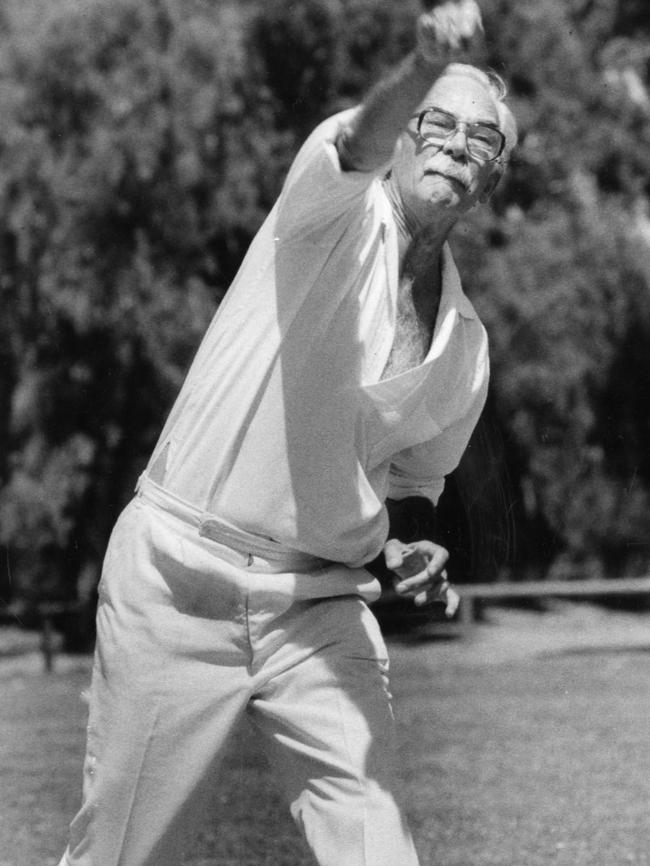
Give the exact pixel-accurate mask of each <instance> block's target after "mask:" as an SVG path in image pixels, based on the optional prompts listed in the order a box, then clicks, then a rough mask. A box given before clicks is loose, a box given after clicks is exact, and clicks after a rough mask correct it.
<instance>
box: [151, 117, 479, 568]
mask: <svg viewBox="0 0 650 866" xmlns="http://www.w3.org/2000/svg"><path fill="white" fill-rule="evenodd" d="M349 117H350V114H349V113H348V112H343V113H341V114H339V115H336V116H335V117H332V118H330V119H329V120H327V121H325V122H324V123H323V124H321V125H320V126H319V127H318V128H317V129H316V130H315V131H314V132H313V133H312V135H311V136H310V137H309V139H308V140H307V141H306V143H305V144H304V146H303V147H302V149H301V150H300V152H299V154H298V156H297V157H296V159H295V162H294V164H293V166H292V167H291V170H290V172H289V175H288V177H287V180H286V182H285V185H284V188H283V190H282V193H281V195H280V198H279V199H278V201H277V202H276V204H275V206H274V208H273V210H272V211H271V213H270V214H269V216H268V218H267V219H266V221H265V222H264V224H263V225H262V227H261V228H260V230H259V232H258V234H257V235H256V237H255V238H254V240H253V242H252V244H251V246H250V249H249V251H248V253H247V255H246V257H245V259H244V261H243V263H242V265H241V268H240V270H239V272H238V274H237V276H236V278H235V280H234V282H233V284H232V286H231V287H230V289H229V291H228V293H227V294H226V297H225V298H224V300H223V302H222V303H221V305H220V307H219V309H218V311H217V313H216V315H215V317H214V319H213V321H212V324H211V325H210V327H209V329H208V331H207V333H206V335H205V337H204V339H203V342H202V344H201V346H200V348H199V350H198V353H197V355H196V358H195V360H194V362H193V364H192V367H191V369H190V371H189V374H188V376H187V379H186V381H185V384H184V385H183V388H182V390H181V392H180V394H179V396H178V399H177V400H176V403H175V405H174V407H173V408H172V411H171V414H170V416H169V418H168V420H167V423H166V425H165V427H164V429H163V432H162V434H161V437H160V440H159V442H158V445H157V446H156V449H155V451H154V453H153V455H152V458H151V461H150V463H149V469H151V468H152V467H154V465H155V466H156V474H157V480H159V481H160V482H161V483H162V484H163V485H164V487H165V488H167V489H168V490H169V491H171V492H172V493H174V494H175V495H177V496H179V497H181V498H182V499H184V500H186V501H187V502H189V503H191V504H192V505H194V506H196V507H198V508H200V509H203V510H204V511H205V512H208V513H211V514H214V515H216V516H217V517H219V518H220V519H222V520H224V521H226V522H228V523H230V524H233V525H235V526H237V527H239V528H240V529H243V530H245V531H247V532H250V533H253V534H255V535H260V536H263V537H264V538H272V539H275V540H276V541H277V542H279V544H280V545H282V546H283V547H286V548H288V549H291V550H299V551H303V552H305V553H309V554H312V555H313V556H318V557H322V558H324V559H328V560H332V561H335V562H343V563H346V564H348V565H355V566H356V565H361V564H363V563H365V562H368V561H370V560H371V559H373V558H374V557H375V556H376V555H377V554H378V553H379V552H380V551H381V548H382V545H383V544H384V542H385V540H386V535H387V532H388V517H387V513H386V509H385V505H384V503H385V499H386V497H392V498H396V499H401V498H404V497H406V496H410V495H421V496H427V497H429V498H430V499H431V500H432V501H433V502H434V504H435V503H436V502H437V499H438V497H439V495H440V492H441V491H442V489H443V485H444V476H445V475H446V474H448V473H449V472H451V471H452V470H453V469H454V468H455V467H456V465H457V464H458V462H459V460H460V457H461V455H462V453H463V451H464V449H465V446H466V445H467V442H468V440H469V437H470V434H471V432H472V430H473V428H474V425H475V424H476V421H477V419H478V417H479V415H480V412H481V409H482V407H483V404H484V401H485V396H486V390H487V383H488V351H487V335H486V333H485V329H484V328H483V326H482V324H481V322H480V321H479V319H478V317H477V315H476V313H475V311H474V309H473V307H472V305H471V304H470V302H469V301H468V300H467V298H466V297H465V295H464V294H463V292H462V289H461V285H460V280H459V278H458V273H457V271H456V268H455V265H454V263H453V260H452V256H451V252H450V250H449V248H448V247H445V250H444V255H443V269H442V276H443V285H442V294H441V299H440V308H439V311H438V317H437V321H436V326H435V331H434V335H433V340H432V344H431V347H430V350H429V353H428V355H427V357H426V359H425V361H424V362H423V363H422V364H421V365H419V366H418V367H415V368H414V369H412V370H409V371H407V372H405V373H402V374H399V375H397V376H394V377H392V378H389V379H385V380H381V374H382V371H383V370H384V367H385V365H386V362H387V359H388V355H389V352H390V349H391V346H392V343H393V337H394V333H395V314H396V298H397V289H398V276H399V275H398V247H397V228H396V225H395V222H394V219H393V214H392V210H391V206H390V204H389V201H388V199H387V197H386V195H385V192H384V189H383V186H382V183H381V179H380V178H379V177H378V176H376V175H373V174H369V173H363V172H344V171H342V170H341V168H340V165H339V161H338V155H337V151H336V147H335V144H334V142H335V140H336V137H337V134H338V130H339V129H340V127H341V126H342V125H343V124H344V123H345V122H346V120H347V119H349ZM161 455H163V458H162V459H164V462H165V469H164V475H161V470H160V463H161V460H158V458H159V457H160V456H161Z"/></svg>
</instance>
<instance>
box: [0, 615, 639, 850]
mask: <svg viewBox="0 0 650 866" xmlns="http://www.w3.org/2000/svg"><path fill="white" fill-rule="evenodd" d="M490 619H491V620H492V621H491V623H489V624H484V625H479V626H476V627H475V628H474V629H473V630H472V631H471V632H469V633H468V634H464V635H463V636H462V637H460V638H458V637H453V638H452V636H451V635H445V634H444V633H441V632H440V631H434V632H431V633H428V634H422V635H420V636H419V637H420V639H418V636H417V635H416V636H415V638H413V639H411V640H410V641H409V642H408V643H407V642H403V641H402V642H399V641H397V640H392V641H391V650H392V657H393V691H394V693H395V698H396V708H397V715H398V720H399V731H400V739H401V744H402V759H403V760H402V767H403V784H404V790H405V794H406V797H407V803H408V810H409V815H410V820H411V823H412V826H413V830H414V833H415V837H416V842H417V846H418V849H419V851H420V855H421V861H422V864H423V866H425V864H426V866H429V864H431V866H433V864H436V866H541V864H544V866H546V864H554V866H626V864H637V866H648V864H650V854H649V852H650V845H649V840H650V817H649V814H648V805H649V803H650V738H649V737H648V733H649V727H650V653H649V652H648V651H649V650H650V620H649V619H648V618H647V616H646V617H645V618H643V617H641V616H634V615H632V614H605V613H603V612H601V611H598V610H597V609H595V608H590V607H588V606H587V607H584V606H583V607H570V606H561V607H559V608H558V609H557V611H556V613H554V614H544V615H540V614H532V613H522V612H514V611H495V612H494V613H491V614H490ZM37 661H38V660H37V659H32V660H31V661H30V663H29V664H27V666H25V665H22V666H21V665H20V664H18V663H17V662H16V660H9V661H5V662H2V663H0V690H1V694H2V699H1V704H0V752H1V763H0V815H1V816H2V823H1V825H0V866H54V864H56V863H57V862H58V857H59V856H60V854H61V851H62V849H63V847H64V844H65V836H66V826H67V823H68V821H69V819H70V818H71V816H72V815H73V813H74V811H75V810H76V807H77V804H78V798H79V783H80V779H79V775H80V764H81V757H82V751H83V738H84V730H85V710H84V706H83V703H82V702H81V701H80V699H79V696H80V693H81V691H82V690H83V688H84V687H85V686H86V684H87V678H88V669H89V665H88V661H87V660H76V661H75V660H73V659H61V660H60V662H59V664H58V668H57V672H56V673H55V674H53V675H50V676H47V675H45V674H42V673H41V672H40V671H39V669H38V667H36V666H35V665H36V664H37ZM10 662H11V663H10ZM224 779H225V784H224V787H223V789H222V790H221V791H220V793H219V796H218V798H217V799H216V800H215V803H214V804H213V814H214V821H213V822H212V825H211V826H206V828H205V830H204V832H203V833H202V834H201V835H200V837H199V838H198V839H197V847H196V851H195V853H194V855H193V857H192V858H191V859H189V860H188V861H187V864H188V866H190V864H191V866H307V864H310V863H311V861H310V859H309V857H308V855H307V853H306V851H305V849H304V847H303V844H302V841H301V840H300V838H299V837H298V835H297V833H296V831H295V830H294V828H293V826H292V824H291V822H290V820H289V819H288V818H287V816H286V814H285V809H284V805H283V804H282V803H281V802H280V800H279V798H278V797H277V795H276V794H275V791H274V789H273V786H272V780H271V779H270V778H269V775H268V773H267V771H266V767H265V763H264V760H263V757H262V756H261V755H260V754H259V753H258V752H257V750H256V747H255V744H254V741H253V739H252V738H251V737H250V736H249V735H247V734H244V735H242V736H241V737H240V739H239V741H238V742H237V743H236V744H235V748H234V750H233V753H232V758H231V760H230V762H229V764H228V766H227V768H226V772H225V774H224ZM216 827H218V830H215V829H214V828H216ZM341 866H345V864H341ZM396 866H399V864H396Z"/></svg>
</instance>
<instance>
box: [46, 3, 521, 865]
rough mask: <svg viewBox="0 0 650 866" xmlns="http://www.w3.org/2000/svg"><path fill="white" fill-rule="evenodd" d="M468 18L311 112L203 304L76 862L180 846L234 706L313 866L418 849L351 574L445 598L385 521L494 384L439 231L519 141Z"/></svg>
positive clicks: (112, 594)
mask: <svg viewBox="0 0 650 866" xmlns="http://www.w3.org/2000/svg"><path fill="white" fill-rule="evenodd" d="M479 31H480V16H479V13H478V9H477V7H476V5H475V4H474V2H472V0H464V2H461V3H456V2H449V3H446V4H444V5H443V6H441V7H438V8H437V9H436V10H435V11H434V12H432V13H429V14H428V15H425V16H423V17H422V18H421V19H420V21H419V23H418V49H417V50H416V52H414V54H413V55H411V56H410V57H408V58H407V59H406V60H405V61H404V63H403V64H402V65H401V66H400V67H399V68H398V69H397V70H395V71H394V72H393V73H392V74H391V75H389V76H388V77H387V78H386V79H385V80H383V81H382V82H380V84H379V85H378V86H377V87H376V88H375V89H374V90H373V91H372V92H371V93H370V94H369V96H368V97H367V99H366V100H365V102H364V103H363V105H362V106H361V107H360V108H358V109H353V110H350V111H347V112H344V113H342V114H340V115H337V116H335V117H333V118H331V119H329V120H327V121H325V122H324V123H323V124H322V125H321V126H319V127H318V128H317V129H316V131H315V132H314V133H313V134H312V135H311V136H310V138H309V139H308V140H307V142H306V143H305V145H304V146H303V148H302V149H301V151H300V153H299V154H298V156H297V158H296V160H295V162H294V164H293V166H292V168H291V170H290V172H289V175H288V178H287V180H286V183H285V185H284V188H283V190H282V193H281V195H280V198H279V200H278V202H277V203H276V205H275V207H274V209H273V211H272V212H271V214H270V215H269V217H268V219H267V220H266V222H265V223H264V225H263V226H262V228H261V229H260V231H259V233H258V235H257V236H256V238H255V239H254V241H253V243H252V245H251V247H250V250H249V252H248V254H247V256H246V258H245V260H244V262H243V264H242V266H241V269H240V272H239V274H238V275H237V278H236V279H235V282H234V284H233V285H232V287H231V289H230V291H229V293H228V295H227V296H226V298H225V300H224V301H223V303H222V305H221V307H220V309H219V311H218V313H217V315H216V316H215V319H214V321H213V323H212V325H211V327H210V329H209V331H208V333H207V335H206V337H205V339H204V341H203V343H202V345H201V347H200V349H199V351H198V354H197V357H196V359H195V361H194V364H193V366H192V368H191V370H190V372H189V374H188V377H187V381H186V383H185V385H184V387H183V389H182V391H181V393H180V395H179V397H178V399H177V401H176V404H175V406H174V408H173V409H172V412H171V415H170V417H169V419H168V422H167V424H166V426H165V428H164V430H163V432H162V435H161V437H160V440H159V444H158V446H157V448H156V449H155V451H154V454H153V455H152V458H151V461H150V463H149V466H148V467H147V470H146V472H145V473H144V475H143V476H142V478H141V479H140V482H139V485H138V490H137V495H136V497H135V499H134V500H133V501H132V503H131V504H130V505H129V506H128V507H127V508H126V510H125V511H124V512H123V514H122V515H121V517H120V519H119V521H118V524H117V526H116V528H115V530H114V533H113V536H112V538H111V542H110V545H109V548H108V551H107V555H106V561H105V567H104V571H103V575H102V580H101V584H100V587H99V608H98V620H97V624H98V643H97V651H96V661H95V669H94V674H93V682H92V687H91V694H90V718H89V726H88V748H87V755H86V762H85V777H84V792H83V794H84V802H83V806H82V809H81V811H80V812H79V814H78V815H77V817H76V818H75V820H74V821H73V823H72V825H71V839H70V845H69V848H68V850H67V852H66V854H65V855H64V858H63V860H62V863H63V864H67V866H81V864H84V866H91V864H92V866H118V864H119V866H165V864H170V866H171V864H177V863H178V862H179V860H180V858H181V851H182V845H183V840H184V839H186V837H187V835H188V833H189V832H190V831H191V829H192V827H194V826H195V820H196V817H197V815H198V814H200V809H199V804H200V803H201V802H203V801H204V800H205V794H206V791H207V790H208V789H210V788H214V787H215V786H216V785H218V779H219V776H218V773H219V769H218V768H219V763H220V760H221V758H222V756H223V753H224V749H225V746H226V742H227V739H228V737H229V735H230V734H231V733H232V731H233V730H234V729H235V728H236V727H237V726H239V725H240V724H241V723H242V721H243V719H244V717H245V716H246V717H248V718H249V720H251V721H252V722H253V723H254V724H255V725H256V726H257V728H258V730H259V732H260V737H261V740H262V742H264V743H265V744H266V747H267V751H268V754H269V758H270V760H271V762H272V766H273V768H274V770H275V772H276V774H277V778H278V782H279V784H280V785H281V786H282V787H283V788H284V790H285V792H286V795H287V798H288V800H289V802H290V804H291V811H292V814H293V816H294V818H295V820H296V822H297V824H298V825H299V827H300V828H301V830H302V832H303V833H304V836H305V838H306V840H307V842H308V844H309V846H310V847H311V849H312V851H313V853H314V856H315V858H316V860H317V862H318V863H319V864H321V866H361V864H365V866H409V864H416V863H417V857H416V854H415V851H414V848H413V843H412V840H411V837H410V835H409V831H408V829H407V826H406V824H405V821H404V819H403V817H402V814H401V812H400V810H399V807H398V805H397V802H396V794H395V790H394V789H395V772H394V765H393V763H392V756H393V755H394V748H393V719H392V711H391V705H390V695H389V692H388V682H387V656H386V649H385V646H384V643H383V640H382V637H381V634H380V631H379V628H378V626H377V623H376V621H375V619H374V617H373V616H372V614H371V612H370V610H369V608H368V606H367V604H366V602H367V601H369V600H373V599H374V598H376V597H377V595H378V592H379V585H378V582H377V580H376V579H375V578H373V576H372V575H371V574H370V573H369V571H368V570H367V569H366V568H364V566H365V565H367V564H368V563H370V562H371V561H372V560H374V559H375V558H376V557H377V555H378V554H379V553H380V552H381V551H382V549H384V553H385V560H386V565H387V566H388V568H389V569H392V571H393V572H394V573H395V574H396V588H397V590H398V592H400V593H402V594H404V595H407V596H412V597H413V599H414V601H415V603H416V604H422V603H425V602H427V601H434V600H442V601H443V602H444V603H445V604H446V606H447V610H448V613H450V614H451V613H453V610H454V608H455V604H456V601H457V597H456V596H455V594H454V593H453V591H452V590H451V589H450V588H449V585H448V583H447V580H446V574H445V571H444V566H445V562H446V559H447V553H446V551H445V550H444V549H443V548H441V547H439V546H438V545H436V544H434V543H433V542H432V541H430V540H427V539H419V540H417V539H416V540H415V542H414V543H412V544H411V545H410V546H409V547H406V546H405V545H403V544H402V541H401V540H398V539H397V538H394V537H393V538H391V540H389V541H388V542H387V541H386V539H387V538H388V537H389V511H390V510H392V509H395V510H397V509H398V508H399V507H400V504H401V507H402V508H403V507H404V503H406V504H407V505H408V504H409V503H415V504H417V503H418V502H423V501H428V502H429V503H431V504H435V502H436V501H437V499H438V497H439V495H440V492H441V490H442V487H443V483H444V477H445V475H446V474H447V473H449V472H450V471H451V470H453V469H454V467H455V466H456V465H457V463H458V461H459V459H460V457H461V454H462V452H463V449H464V448H465V446H466V444H467V441H468V439H469V437H470V434H471V432H472V429H473V427H474V425H475V423H476V421H477V419H478V416H479V414H480V412H481V409H482V406H483V402H484V399H485V393H486V387H487V379H488V358H487V340H486V335H485V332H484V329H483V327H482V325H481V323H480V322H479V320H478V318H477V316H476V313H475V312H474V310H473V308H472V306H471V304H470V303H469V301H468V300H467V298H466V297H465V296H464V295H463V293H462V290H461V286H460V282H459V279H458V275H457V272H456V270H455V267H454V263H453V260H452V256H451V253H450V251H449V248H448V247H447V245H446V239H447V236H448V234H449V231H450V229H451V228H452V226H453V225H454V224H455V223H456V221H457V220H458V219H459V217H461V216H462V215H463V214H464V213H466V212H467V211H468V210H469V209H470V208H472V207H474V206H475V205H476V204H478V203H480V202H483V201H486V200H487V198H488V197H489V195H490V193H491V192H492V190H493V189H494V187H495V185H496V183H497V182H498V180H499V177H500V176H501V174H502V173H503V170H504V167H505V163H506V160H507V155H508V152H509V150H510V149H511V147H512V145H513V144H514V140H515V127H514V122H513V120H512V117H511V115H510V113H509V112H508V110H507V109H506V108H505V106H504V104H503V102H502V96H503V92H502V90H501V89H500V88H499V86H498V84H497V83H496V82H495V80H494V79H493V78H491V77H489V76H488V75H486V74H485V73H483V72H481V71H479V70H478V69H476V68H474V67H473V66H468V65H463V64H461V63H458V62H451V63H450V61H455V60H457V59H458V57H459V56H460V47H461V43H462V44H463V45H464V47H465V48H467V46H468V44H469V45H470V46H471V43H472V42H474V41H475V40H476V39H477V38H478V36H479ZM264 862H267V863H271V862H276V861H275V860H274V858H273V856H272V855H271V854H269V857H268V859H266V860H265V861H264Z"/></svg>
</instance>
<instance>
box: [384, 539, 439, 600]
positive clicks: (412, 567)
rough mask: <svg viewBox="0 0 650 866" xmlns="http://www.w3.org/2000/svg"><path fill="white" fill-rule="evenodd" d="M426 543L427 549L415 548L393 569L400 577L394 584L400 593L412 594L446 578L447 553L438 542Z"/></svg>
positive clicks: (421, 543) (422, 543)
mask: <svg viewBox="0 0 650 866" xmlns="http://www.w3.org/2000/svg"><path fill="white" fill-rule="evenodd" d="M424 544H425V542H420V545H424ZM426 544H427V547H428V549H426V550H422V549H416V551H415V552H414V553H413V554H411V555H410V556H409V557H408V558H407V559H406V561H403V562H402V566H401V567H398V568H397V569H395V568H394V569H393V571H395V573H396V574H397V575H398V576H399V577H400V578H401V580H400V581H399V583H397V584H396V586H395V589H396V590H397V592H399V593H400V594H413V593H415V592H417V591H418V590H420V589H424V588H427V587H430V586H433V585H435V584H439V583H441V582H442V581H443V580H445V579H446V576H444V575H445V572H444V567H445V565H446V564H447V560H448V559H449V553H448V552H447V551H446V550H445V548H444V547H441V546H440V545H439V544H433V543H431V542H429V543H426ZM387 564H388V563H387ZM389 567H390V566H389Z"/></svg>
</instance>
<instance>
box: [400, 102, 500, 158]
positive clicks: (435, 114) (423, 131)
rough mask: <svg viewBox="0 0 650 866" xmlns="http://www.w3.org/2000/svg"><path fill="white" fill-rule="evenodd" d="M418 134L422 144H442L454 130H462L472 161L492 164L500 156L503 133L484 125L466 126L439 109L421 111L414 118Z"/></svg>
mask: <svg viewBox="0 0 650 866" xmlns="http://www.w3.org/2000/svg"><path fill="white" fill-rule="evenodd" d="M417 118H418V125H417V130H418V135H419V136H420V137H421V138H423V139H424V140H425V141H428V142H430V143H431V144H436V145H438V146H440V145H443V144H444V143H445V142H446V141H447V140H448V139H449V138H451V136H452V135H454V134H455V133H456V131H457V130H458V129H460V128H464V132H465V137H466V140H467V152H468V153H469V155H470V156H473V157H474V159H480V160H482V161H484V162H493V161H494V160H495V159H498V158H499V156H500V155H501V153H502V151H503V148H504V147H505V143H506V139H505V136H504V135H503V133H502V132H501V131H500V130H498V129H496V127H494V126H489V125H488V124H487V123H466V122H465V121H464V120H458V118H457V117H456V116H455V115H453V114H450V113H449V112H448V111H443V110H442V109H441V108H435V107H431V108H425V109H424V111H421V112H420V114H418V115H417Z"/></svg>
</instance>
